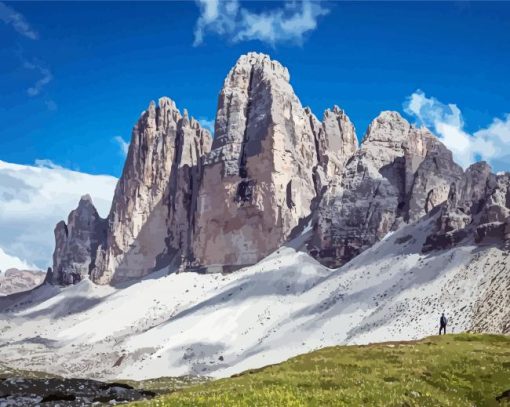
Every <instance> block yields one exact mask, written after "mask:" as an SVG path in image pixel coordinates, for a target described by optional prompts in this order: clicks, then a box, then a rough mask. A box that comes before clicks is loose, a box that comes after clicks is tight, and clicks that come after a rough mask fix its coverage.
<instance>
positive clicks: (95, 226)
mask: <svg viewBox="0 0 510 407" xmlns="http://www.w3.org/2000/svg"><path fill="white" fill-rule="evenodd" d="M106 226H107V225H106V221H105V220H104V219H102V218H101V217H100V216H99V214H98V213H97V210H96V208H95V207H94V204H93V203H92V199H91V198H90V196H89V195H84V196H83V197H82V198H81V199H80V202H79V204H78V207H77V208H76V209H75V210H73V211H71V213H70V214H69V218H68V220H67V224H66V223H65V222H64V221H61V222H59V223H58V224H57V226H56V227H55V251H54V253H53V270H52V273H49V274H48V279H49V282H51V283H53V284H61V285H67V284H74V283H77V282H78V281H80V280H82V279H83V278H84V277H87V276H89V274H90V272H91V270H92V269H93V268H94V265H95V260H96V253H97V248H98V246H99V245H100V244H101V243H102V242H104V241H105V239H106Z"/></svg>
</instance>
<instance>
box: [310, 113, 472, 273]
mask: <svg viewBox="0 0 510 407" xmlns="http://www.w3.org/2000/svg"><path fill="white" fill-rule="evenodd" d="M461 175H462V169H461V168H460V167H459V166H457V165H456V164H455V163H454V162H453V159H452V155H451V153H450V152H449V151H448V150H447V149H446V147H444V145H442V144H441V143H440V142H439V141H438V140H437V138H436V137H434V136H433V135H432V134H431V133H430V132H429V131H428V130H426V129H423V128H416V127H414V126H411V125H410V124H409V123H408V122H407V121H406V120H404V119H403V118H402V117H401V116H400V115H399V114H398V113H396V112H383V113H381V114H380V115H379V117H378V118H376V119H375V120H374V121H373V122H372V123H371V124H370V126H369V128H368V130H367V133H366V135H365V137H364V139H363V141H362V144H361V147H360V149H359V150H358V151H357V152H356V153H355V154H354V155H353V156H352V158H351V159H350V160H349V162H348V163H347V164H346V167H345V169H344V172H343V175H342V181H341V184H340V185H339V186H338V187H337V188H330V190H328V192H327V193H326V195H325V196H324V198H323V200H322V202H321V204H320V207H319V213H318V221H317V225H316V233H315V236H314V238H313V239H312V241H311V242H310V245H309V250H310V253H311V254H312V255H314V256H315V257H317V258H318V259H319V260H320V261H322V262H323V263H325V264H327V265H328V266H331V267H333V266H340V265H342V264H344V263H346V262H347V261H349V260H351V259H352V258H353V257H355V256H357V255H358V254H359V253H360V252H362V251H363V250H365V249H366V248H368V247H370V246H371V245H373V244H374V243H375V242H377V241H378V240H380V239H382V238H383V237H384V236H385V235H386V234H387V233H388V232H391V231H393V230H396V229H397V228H398V227H399V226H400V225H401V224H402V223H403V222H410V221H415V220H417V219H419V218H420V217H421V216H423V215H425V214H427V213H428V212H430V211H431V210H432V208H434V207H435V206H437V205H439V204H441V203H442V202H444V201H445V200H446V199H447V196H448V191H449V186H450V184H451V182H452V181H454V180H457V179H459V178H460V177H461Z"/></svg>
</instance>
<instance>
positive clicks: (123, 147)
mask: <svg viewBox="0 0 510 407" xmlns="http://www.w3.org/2000/svg"><path fill="white" fill-rule="evenodd" d="M113 141H115V143H117V145H118V146H119V151H120V153H121V154H122V156H123V157H126V156H127V153H128V151H129V142H127V141H126V140H124V139H123V138H122V137H121V136H115V137H114V138H113Z"/></svg>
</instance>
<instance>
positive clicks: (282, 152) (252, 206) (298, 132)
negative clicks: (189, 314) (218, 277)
mask: <svg viewBox="0 0 510 407" xmlns="http://www.w3.org/2000/svg"><path fill="white" fill-rule="evenodd" d="M355 148H356V137H355V134H354V128H353V126H352V124H351V123H350V121H349V120H348V118H347V117H346V116H345V114H344V113H343V112H342V111H340V110H339V109H334V111H333V112H329V111H328V112H326V114H325V121H324V122H323V123H322V124H320V123H319V122H318V121H317V119H316V118H315V117H314V116H313V115H312V114H311V112H310V111H309V109H304V108H303V107H302V106H301V103H300V102H299V100H298V98H297V97H296V95H295V94H294V91H293V89H292V87H291V85H290V83H289V73H288V71H287V69H286V68H284V67H283V66H282V65H281V64H280V63H278V62H276V61H272V60H271V59H270V58H269V57H268V56H267V55H262V54H256V53H249V54H247V55H244V56H242V57H241V58H240V59H239V60H238V61H237V63H236V65H235V66H234V68H232V70H231V71H230V73H229V74H228V76H227V78H226V79H225V82H224V85H223V89H222V91H221V93H220V96H219V101H218V111H217V116H216V124H215V139H214V142H213V146H212V150H211V153H210V154H209V155H208V156H207V157H206V159H205V163H204V164H205V165H204V173H203V179H202V182H201V186H200V192H199V196H198V213H197V222H196V229H195V240H194V244H193V254H194V259H193V262H192V266H195V267H196V268H199V269H203V270H208V271H214V270H222V271H230V270H235V269H238V268H241V267H243V266H246V265H250V264H253V263H255V262H257V261H258V260H260V259H261V258H263V257H264V256H266V255H268V254H269V253H270V252H271V251H273V250H275V249H277V248H278V247H279V246H281V245H282V244H283V243H285V241H287V240H288V238H289V237H290V236H291V234H292V231H293V230H294V228H296V227H297V226H298V225H300V223H302V222H303V221H304V220H305V219H307V218H308V217H309V216H310V214H311V208H312V203H313V202H314V199H316V197H317V185H316V184H317V183H318V182H319V181H318V180H317V179H316V177H314V173H315V171H314V170H316V169H317V167H318V166H320V167H321V170H320V171H319V172H320V173H321V175H322V181H321V183H322V184H324V183H327V178H328V177H330V178H331V177H333V176H334V175H335V173H340V172H341V168H342V165H343V162H344V161H345V159H346V158H347V156H348V155H350V154H351V152H352V151H353V150H354V149H355Z"/></svg>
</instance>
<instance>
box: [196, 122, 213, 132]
mask: <svg viewBox="0 0 510 407" xmlns="http://www.w3.org/2000/svg"><path fill="white" fill-rule="evenodd" d="M198 122H199V123H200V126H202V127H203V128H204V129H207V130H209V131H210V132H211V134H212V135H214V119H212V120H209V119H205V118H202V119H199V120H198Z"/></svg>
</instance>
